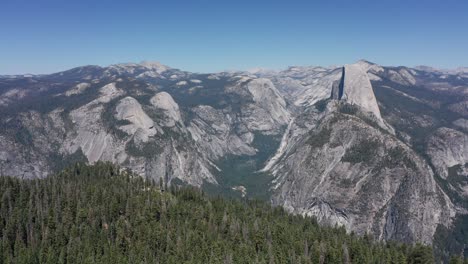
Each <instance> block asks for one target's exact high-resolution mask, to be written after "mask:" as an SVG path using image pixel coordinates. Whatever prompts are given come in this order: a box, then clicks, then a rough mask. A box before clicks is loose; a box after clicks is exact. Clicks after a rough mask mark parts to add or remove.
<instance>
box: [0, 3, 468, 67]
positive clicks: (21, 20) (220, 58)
mask: <svg viewBox="0 0 468 264" xmlns="http://www.w3.org/2000/svg"><path fill="white" fill-rule="evenodd" d="M0 36H1V37H0V75H1V74H23V73H34V74H44V73H52V72H58V71H62V70H66V69H70V68H73V67H77V66H83V65H101V66H107V65H110V64H115V63H123V62H140V61H143V60H149V61H159V62H161V63H163V64H165V65H168V66H171V67H174V68H179V69H182V70H187V71H193V72H216V71H223V70H247V69H252V68H257V67H262V68H268V69H282V68H286V67H288V66H292V65H322V66H328V65H343V64H347V63H353V62H355V61H357V60H359V59H367V60H369V61H372V62H375V63H378V64H381V65H393V66H398V65H405V66H416V65H430V66H435V67H441V68H454V67H458V66H468V1H466V0H458V1H455V0H444V1H442V0H440V1H433V0H425V1H411V0H405V1H400V0H392V1H390V0H380V1H378V0H373V1H367V0H366V1H364V0H334V1H325V0H316V1H313V0H309V1H295V0H288V1H285V0H283V1H274V0H270V1H254V0H250V1H245V0H235V1H234V0H231V1H223V0H217V1H211V0H210V1H205V0H192V1H180V0H165V1H159V0H153V1H138V0H134V1H118V0H114V1H108V0H94V1H90V0H80V1H76V0H41V1H37V0H29V1H24V0H2V3H1V5H0Z"/></svg>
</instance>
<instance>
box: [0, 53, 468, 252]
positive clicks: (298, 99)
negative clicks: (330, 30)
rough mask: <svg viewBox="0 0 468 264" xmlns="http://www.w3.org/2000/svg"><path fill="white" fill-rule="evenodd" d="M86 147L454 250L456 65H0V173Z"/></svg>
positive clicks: (467, 171) (32, 169)
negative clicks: (15, 68)
mask: <svg viewBox="0 0 468 264" xmlns="http://www.w3.org/2000/svg"><path fill="white" fill-rule="evenodd" d="M98 160H104V161H111V162H113V163H116V164H119V165H120V166H122V167H126V168H130V169H132V170H133V171H134V172H136V173H137V174H139V175H141V176H142V177H145V178H147V179H151V180H154V181H156V182H158V181H163V182H164V183H167V184H182V185H184V184H188V185H194V186H199V187H201V188H203V189H205V190H206V191H207V192H209V193H214V194H223V195H226V196H235V197H244V196H245V197H248V198H260V199H265V200H268V201H271V202H272V203H273V204H274V205H280V206H283V207H284V208H286V209H287V210H288V211H290V212H293V213H297V214H303V215H311V216H316V217H317V219H318V221H319V222H321V223H322V224H332V225H334V224H338V225H343V226H345V227H346V229H347V230H349V231H354V232H356V233H357V234H365V233H369V234H372V235H373V236H374V237H375V238H377V239H381V240H398V241H403V242H416V241H421V242H424V243H428V244H431V243H434V246H435V248H436V249H438V250H439V251H440V252H441V254H445V253H446V252H452V253H454V252H455V253H461V252H463V250H464V248H465V247H467V246H466V244H467V243H468V237H467V235H466V234H468V215H467V214H468V211H467V209H468V69H467V68H459V69H456V70H438V69H433V68H430V67H424V66H419V67H415V68H409V67H384V66H380V65H377V64H374V63H371V62H368V61H364V60H361V61H358V62H357V63H354V64H350V65H345V66H343V67H289V68H288V69H286V70H282V71H269V70H262V69H260V70H258V69H257V70H252V71H248V72H246V71H239V72H220V73H209V74H200V73H190V72H186V71H182V70H179V69H174V68H171V67H168V66H165V65H162V64H160V63H154V62H143V63H140V64H134V63H128V64H117V65H111V66H109V67H99V66H83V67H78V68H74V69H71V70H68V71H64V72H59V73H54V74H48V75H14V76H0V169H1V171H0V172H1V174H3V175H11V176H17V177H21V178H36V177H46V176H47V175H49V174H51V173H53V172H55V171H58V170H60V169H61V168H63V167H65V166H67V165H69V164H72V163H74V162H76V161H86V162H89V163H94V162H96V161H98ZM460 230H464V232H465V233H464V234H465V236H463V235H461V236H460V232H462V231H460ZM434 238H436V239H435V240H434ZM464 252H466V253H465V254H468V250H466V251H464Z"/></svg>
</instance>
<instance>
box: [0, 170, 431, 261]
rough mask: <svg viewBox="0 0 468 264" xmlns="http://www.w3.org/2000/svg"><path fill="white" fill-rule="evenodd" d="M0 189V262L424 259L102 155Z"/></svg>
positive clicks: (424, 251) (427, 257)
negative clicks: (138, 171) (146, 173)
mask: <svg viewBox="0 0 468 264" xmlns="http://www.w3.org/2000/svg"><path fill="white" fill-rule="evenodd" d="M0 194H1V196H0V232H1V233H0V237H1V238H2V239H1V241H0V262H1V263H223V262H224V263H433V259H432V258H431V253H430V248H429V247H426V246H422V245H417V246H416V247H412V246H410V245H403V244H397V243H388V244H383V243H381V242H376V241H373V240H372V239H371V238H370V237H369V236H365V237H359V236H356V235H354V234H351V235H349V234H347V233H346V231H345V230H344V228H332V227H320V226H319V225H318V223H317V221H316V220H315V219H313V218H309V217H302V216H299V215H296V216H294V215H290V214H288V213H286V212H285V211H284V210H283V209H281V208H277V207H271V206H270V205H268V204H266V203H263V202H259V201H239V200H226V199H222V198H219V197H217V198H208V197H207V196H205V195H204V194H203V193H202V192H200V191H199V190H197V189H195V188H189V187H184V188H176V187H171V188H170V191H163V190H161V189H160V188H159V187H158V185H156V184H153V183H151V182H148V181H145V180H144V179H143V178H141V177H139V176H136V175H133V174H132V173H130V172H126V171H122V170H120V169H119V168H117V167H115V166H113V165H112V164H110V163H102V162H99V163H97V164H95V165H93V166H87V165H83V164H76V165H75V166H73V167H70V168H69V169H66V170H64V171H62V172H61V173H59V174H57V175H54V176H50V177H48V178H46V179H36V180H20V179H16V178H11V177H0ZM421 261H426V262H421ZM427 261H429V262H427Z"/></svg>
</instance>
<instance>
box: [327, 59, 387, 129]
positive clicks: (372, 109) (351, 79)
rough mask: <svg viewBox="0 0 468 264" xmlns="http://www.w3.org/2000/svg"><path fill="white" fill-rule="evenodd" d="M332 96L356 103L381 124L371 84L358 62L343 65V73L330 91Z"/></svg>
mask: <svg viewBox="0 0 468 264" xmlns="http://www.w3.org/2000/svg"><path fill="white" fill-rule="evenodd" d="M332 98H333V99H337V100H343V101H345V102H347V103H349V104H352V105H358V106H359V107H361V108H362V109H363V110H364V111H367V112H369V113H372V114H373V115H374V116H375V117H376V118H377V120H378V121H379V122H380V123H382V124H383V120H382V116H381V115H380V109H379V106H378V104H377V99H376V98H375V95H374V91H373V89H372V84H371V82H370V80H369V77H368V75H367V73H366V72H365V71H363V69H362V68H361V66H360V65H359V64H350V65H346V66H344V67H343V74H342V77H341V81H340V83H339V85H338V86H335V89H334V91H333V92H332Z"/></svg>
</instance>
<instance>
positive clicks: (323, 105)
mask: <svg viewBox="0 0 468 264" xmlns="http://www.w3.org/2000/svg"><path fill="white" fill-rule="evenodd" d="M329 101H330V99H322V100H320V101H317V102H316V103H315V104H314V106H315V108H316V109H317V110H318V111H319V112H323V111H325V109H326V108H327V104H328V102H329Z"/></svg>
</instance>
